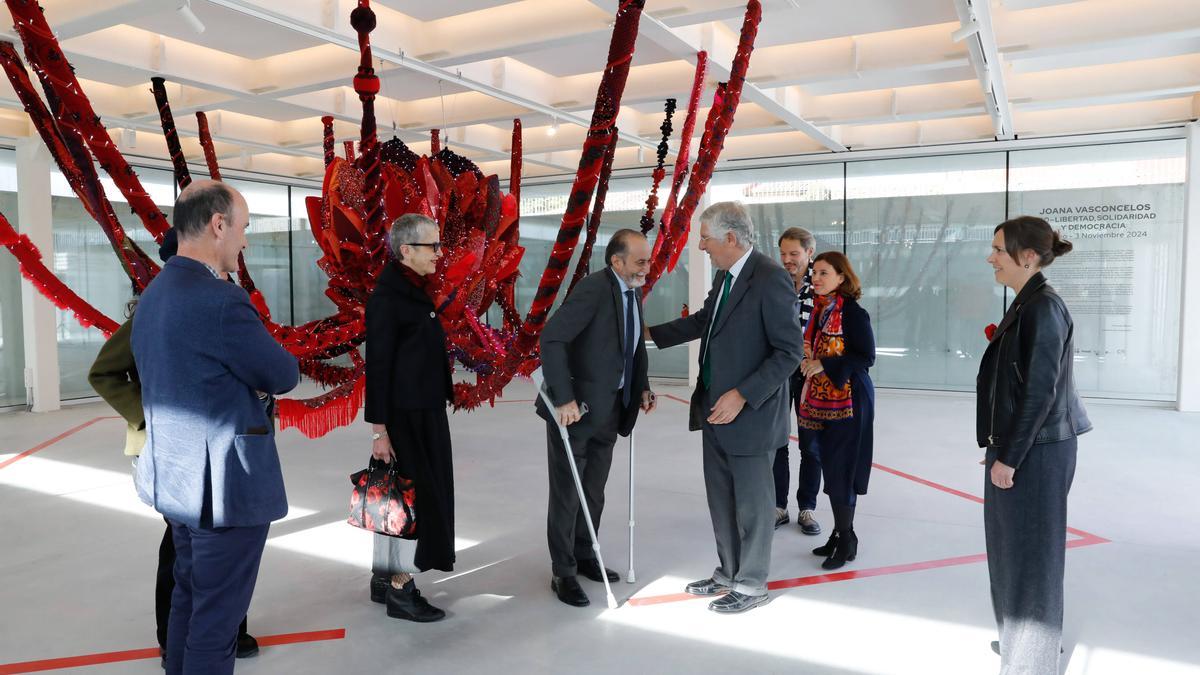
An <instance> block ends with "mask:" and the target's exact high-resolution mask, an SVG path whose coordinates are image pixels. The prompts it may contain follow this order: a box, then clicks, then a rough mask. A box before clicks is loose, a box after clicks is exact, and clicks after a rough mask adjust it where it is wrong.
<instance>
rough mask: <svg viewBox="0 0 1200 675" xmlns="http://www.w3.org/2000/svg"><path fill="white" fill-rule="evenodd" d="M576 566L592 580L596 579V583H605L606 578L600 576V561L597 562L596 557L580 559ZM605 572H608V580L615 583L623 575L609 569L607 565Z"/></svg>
mask: <svg viewBox="0 0 1200 675" xmlns="http://www.w3.org/2000/svg"><path fill="white" fill-rule="evenodd" d="M575 567H576V569H577V570H578V571H579V573H580V574H582V575H583V576H585V577H587V578H589V579H591V580H592V581H595V582H596V583H604V579H603V578H602V577H601V576H600V563H599V562H597V561H596V559H595V558H592V559H591V560H580V561H579V563H578V564H577V565H576V566H575ZM604 572H605V573H606V574H608V580H609V581H610V582H613V583H615V582H617V581H620V580H621V575H619V574H617V573H616V572H614V571H612V570H610V569H608V568H607V567H605V568H604Z"/></svg>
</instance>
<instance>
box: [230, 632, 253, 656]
mask: <svg viewBox="0 0 1200 675" xmlns="http://www.w3.org/2000/svg"><path fill="white" fill-rule="evenodd" d="M257 655H258V640H255V639H254V636H253V635H251V634H249V633H244V634H242V635H239V636H238V639H237V652H236V653H235V654H234V656H236V657H237V658H239V659H248V658H250V657H251V656H257Z"/></svg>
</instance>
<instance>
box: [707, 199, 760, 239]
mask: <svg viewBox="0 0 1200 675" xmlns="http://www.w3.org/2000/svg"><path fill="white" fill-rule="evenodd" d="M700 222H702V223H708V228H709V230H710V231H711V232H712V236H714V237H717V238H723V237H724V236H725V233H726V232H732V233H733V238H734V239H736V240H737V243H738V245H739V246H741V247H742V248H750V247H751V246H754V221H752V220H751V219H750V212H749V211H747V210H746V206H745V205H744V204H742V203H741V202H717V203H716V204H713V205H712V206H710V207H708V208H707V209H704V213H701V214H700Z"/></svg>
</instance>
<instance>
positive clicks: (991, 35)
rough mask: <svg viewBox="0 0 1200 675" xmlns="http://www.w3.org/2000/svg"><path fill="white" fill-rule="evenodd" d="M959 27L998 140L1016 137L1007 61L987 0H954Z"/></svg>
mask: <svg viewBox="0 0 1200 675" xmlns="http://www.w3.org/2000/svg"><path fill="white" fill-rule="evenodd" d="M954 8H955V9H956V10H957V11H958V19H959V22H960V23H961V24H962V27H961V28H960V29H959V31H960V32H962V33H963V34H964V35H965V36H966V37H965V39H966V42H967V52H968V53H969V54H970V55H971V65H972V66H974V67H975V75H976V76H978V78H979V84H980V86H981V87H982V88H983V99H984V105H985V106H987V109H988V114H989V115H991V117H992V124H993V126H994V127H995V130H996V139H997V140H1008V139H1011V138H1013V119H1012V106H1011V105H1009V101H1008V89H1007V88H1006V87H1005V85H1004V62H1003V61H1002V60H1001V59H1000V50H999V49H997V48H996V32H995V30H994V29H993V28H992V14H991V9H990V8H989V6H988V0H954Z"/></svg>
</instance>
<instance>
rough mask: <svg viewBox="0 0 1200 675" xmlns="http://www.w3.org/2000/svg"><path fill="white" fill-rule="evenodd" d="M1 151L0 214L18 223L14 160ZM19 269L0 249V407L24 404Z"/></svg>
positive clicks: (23, 351) (6, 253) (8, 153)
mask: <svg viewBox="0 0 1200 675" xmlns="http://www.w3.org/2000/svg"><path fill="white" fill-rule="evenodd" d="M16 159H17V158H16V153H15V152H13V151H12V150H0V213H3V214H4V216H5V217H6V218H8V222H10V223H12V225H13V227H16V228H17V229H18V230H20V226H19V225H18V223H17V162H16ZM21 284H22V282H21V268H20V266H19V265H18V264H17V259H16V258H14V257H13V256H12V255H10V254H9V253H8V251H5V250H0V408H3V407H6V406H14V405H24V404H25V402H26V401H25V335H24V329H23V328H22V323H21Z"/></svg>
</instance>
